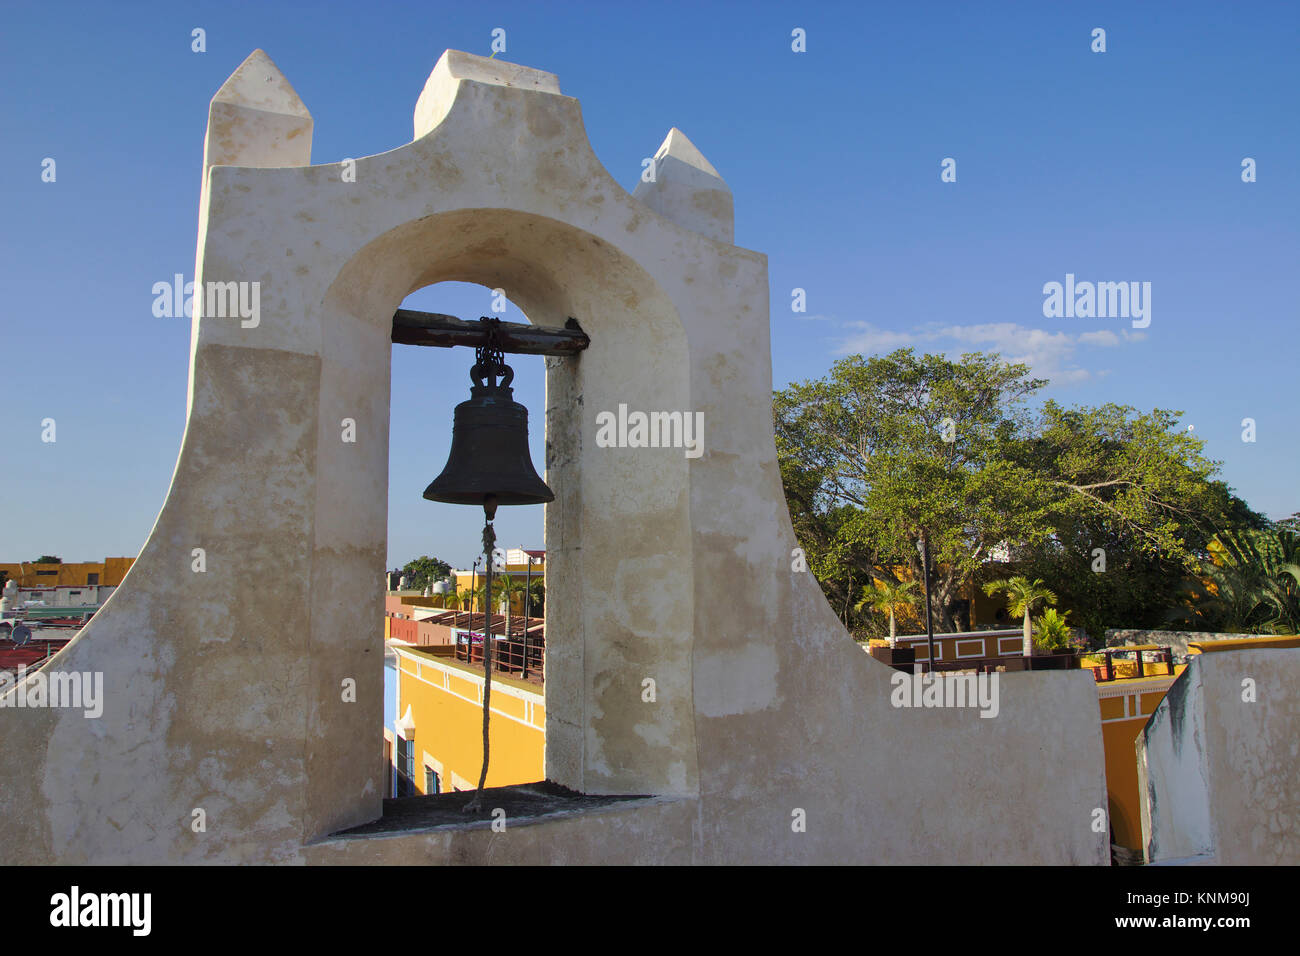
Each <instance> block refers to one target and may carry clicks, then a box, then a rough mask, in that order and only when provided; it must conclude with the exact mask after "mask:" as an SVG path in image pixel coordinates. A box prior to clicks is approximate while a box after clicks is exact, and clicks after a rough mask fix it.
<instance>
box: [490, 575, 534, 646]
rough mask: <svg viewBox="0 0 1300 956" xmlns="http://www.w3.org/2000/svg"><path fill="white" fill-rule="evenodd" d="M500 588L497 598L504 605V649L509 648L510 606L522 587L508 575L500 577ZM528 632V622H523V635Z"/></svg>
mask: <svg viewBox="0 0 1300 956" xmlns="http://www.w3.org/2000/svg"><path fill="white" fill-rule="evenodd" d="M499 584H500V587H499V588H498V589H497V596H498V597H499V598H500V599H501V600H502V601H504V602H505V605H506V635H505V636H506V647H507V648H509V646H510V610H511V608H510V605H511V604H512V603H513V601H514V599H515V595H516V594H522V593H523V592H524V585H522V584H520V583H519V581H518V580H516V579H515V578H512V577H511V576H510V575H508V574H503V575H501V577H500V579H499ZM527 630H528V622H527V621H525V622H524V631H525V633H526V632H527Z"/></svg>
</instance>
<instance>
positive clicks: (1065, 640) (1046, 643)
mask: <svg viewBox="0 0 1300 956" xmlns="http://www.w3.org/2000/svg"><path fill="white" fill-rule="evenodd" d="M1069 615H1070V612H1069V611H1063V612H1058V611H1057V610H1056V608H1054V607H1049V608H1047V609H1046V610H1045V611H1043V613H1042V614H1041V615H1039V616H1038V617H1037V618H1036V619H1035V620H1034V647H1035V648H1036V649H1037V650H1038V652H1039V653H1040V654H1045V655H1050V656H1051V657H1054V658H1056V659H1057V660H1059V661H1060V663H1059V664H1056V663H1052V664H1048V665H1047V666H1048V667H1058V666H1059V667H1066V668H1068V667H1074V666H1077V664H1078V660H1079V658H1078V656H1077V654H1076V653H1075V651H1076V648H1075V642H1074V634H1073V632H1072V630H1071V629H1070V625H1069V623H1068V622H1067V621H1066V618H1067V617H1069ZM1045 663H1046V662H1045Z"/></svg>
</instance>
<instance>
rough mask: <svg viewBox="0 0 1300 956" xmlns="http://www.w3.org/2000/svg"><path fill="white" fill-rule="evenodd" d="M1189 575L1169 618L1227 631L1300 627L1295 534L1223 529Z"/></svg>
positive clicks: (1299, 546)
mask: <svg viewBox="0 0 1300 956" xmlns="http://www.w3.org/2000/svg"><path fill="white" fill-rule="evenodd" d="M1208 551H1209V557H1208V559H1207V560H1205V561H1203V562H1201V563H1200V564H1199V565H1198V567H1197V569H1196V573H1195V574H1194V575H1192V576H1191V577H1189V578H1188V580H1187V581H1186V584H1185V587H1184V590H1183V592H1182V593H1181V595H1180V603H1179V604H1178V605H1176V606H1175V607H1174V608H1173V610H1172V611H1171V613H1170V615H1169V618H1168V620H1169V622H1170V623H1173V624H1176V625H1178V626H1181V627H1186V628H1188V629H1191V630H1202V631H1223V632H1225V633H1230V634H1297V633H1300V535H1297V534H1295V533H1293V532H1291V531H1287V530H1282V531H1277V530H1257V529H1242V530H1237V531H1235V532H1234V531H1224V532H1220V533H1219V534H1217V535H1215V537H1214V539H1213V540H1212V541H1211V542H1210V545H1209V548H1208Z"/></svg>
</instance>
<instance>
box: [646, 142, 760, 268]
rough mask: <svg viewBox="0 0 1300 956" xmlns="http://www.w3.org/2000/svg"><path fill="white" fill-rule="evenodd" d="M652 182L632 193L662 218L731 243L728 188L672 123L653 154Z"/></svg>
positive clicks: (733, 224) (732, 231) (732, 212)
mask: <svg viewBox="0 0 1300 956" xmlns="http://www.w3.org/2000/svg"><path fill="white" fill-rule="evenodd" d="M654 173H655V175H654V182H652V183H648V182H645V181H642V182H640V183H638V184H637V187H636V191H635V192H633V193H632V196H633V197H634V198H635V199H639V200H640V201H641V202H643V203H645V204H646V205H647V206H649V207H650V208H651V209H653V210H654V211H655V212H657V213H658V214H659V215H661V216H663V217H664V218H665V219H667V220H670V221H671V222H675V223H676V224H677V225H679V226H681V227H682V228H684V229H690V230H691V231H693V232H698V233H700V234H701V235H704V236H708V237H709V238H710V239H717V240H719V241H720V242H727V243H734V242H735V238H736V215H735V203H734V201H733V199H732V196H731V189H730V187H728V186H727V184H726V183H725V182H724V181H723V179H722V177H721V176H719V175H718V171H717V170H716V169H714V168H713V164H711V163H710V162H709V161H708V160H707V159H705V158H704V154H703V153H701V152H700V151H699V150H698V149H697V148H696V146H695V144H694V143H692V142H691V141H690V140H689V139H687V138H686V134H685V133H683V132H682V131H681V130H679V129H678V128H677V127H675V126H674V127H673V128H672V129H670V130H669V131H668V136H667V137H666V138H665V139H664V141H663V145H662V146H660V147H659V151H658V152H656V153H655V155H654Z"/></svg>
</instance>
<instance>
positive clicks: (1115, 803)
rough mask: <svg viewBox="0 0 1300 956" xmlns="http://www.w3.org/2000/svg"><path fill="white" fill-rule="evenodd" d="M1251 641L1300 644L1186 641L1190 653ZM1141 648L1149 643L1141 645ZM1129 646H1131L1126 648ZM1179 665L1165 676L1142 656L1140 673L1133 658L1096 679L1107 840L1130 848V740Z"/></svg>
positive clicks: (1135, 827) (1138, 842) (1133, 768)
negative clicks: (1107, 676) (1110, 674)
mask: <svg viewBox="0 0 1300 956" xmlns="http://www.w3.org/2000/svg"><path fill="white" fill-rule="evenodd" d="M1252 647H1300V637H1254V638H1237V639H1231V640H1221V641H1202V642H1190V643H1189V644H1188V645H1187V650H1188V652H1189V653H1190V654H1201V653H1217V652H1220V651H1242V650H1248V649H1250V648H1252ZM1146 649H1148V650H1149V649H1151V646H1149V645H1148V646H1147V647H1146ZM1127 650H1130V651H1131V650H1133V648H1127ZM1184 669H1185V668H1183V667H1178V668H1176V669H1175V674H1174V675H1173V676H1172V677H1171V676H1169V675H1168V674H1166V673H1164V672H1165V670H1167V668H1166V666H1165V665H1164V664H1157V663H1155V662H1153V661H1146V662H1144V663H1143V666H1142V676H1138V673H1137V662H1136V661H1124V662H1116V664H1115V670H1116V676H1117V678H1118V679H1117V680H1114V681H1108V682H1106V683H1099V684H1098V685H1097V697H1098V698H1099V703H1100V705H1101V737H1102V744H1103V746H1104V748H1105V753H1106V791H1107V794H1108V797H1109V802H1110V807H1109V811H1108V812H1109V814H1110V826H1111V840H1112V842H1114V843H1116V844H1118V845H1119V846H1122V847H1125V848H1127V849H1129V850H1133V851H1135V852H1140V851H1141V849H1142V798H1141V793H1140V791H1139V790H1138V776H1137V755H1136V752H1135V748H1134V745H1135V742H1136V741H1137V737H1138V734H1140V733H1141V732H1142V728H1143V727H1145V726H1146V723H1147V720H1149V719H1150V717H1151V715H1152V714H1153V713H1155V709H1156V706H1157V705H1158V704H1159V703H1160V701H1161V700H1162V699H1163V698H1164V696H1165V694H1166V693H1168V691H1169V688H1170V687H1172V686H1173V684H1174V681H1175V680H1177V679H1178V675H1179V674H1181V673H1182V672H1183V670H1184Z"/></svg>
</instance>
